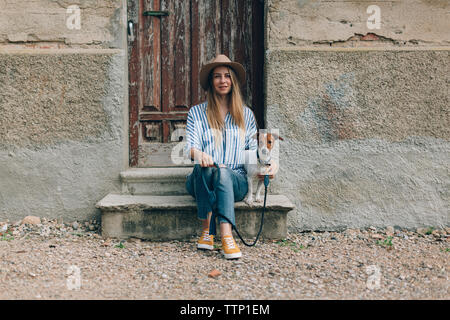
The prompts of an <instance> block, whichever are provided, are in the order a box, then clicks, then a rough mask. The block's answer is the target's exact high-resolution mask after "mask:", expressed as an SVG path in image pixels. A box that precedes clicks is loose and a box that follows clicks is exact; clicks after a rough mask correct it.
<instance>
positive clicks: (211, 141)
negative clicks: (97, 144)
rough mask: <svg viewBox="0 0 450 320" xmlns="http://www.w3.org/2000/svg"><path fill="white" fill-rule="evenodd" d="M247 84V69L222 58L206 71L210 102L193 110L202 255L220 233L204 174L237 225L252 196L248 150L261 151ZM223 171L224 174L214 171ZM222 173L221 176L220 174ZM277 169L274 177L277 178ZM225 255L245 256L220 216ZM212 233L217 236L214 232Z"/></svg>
mask: <svg viewBox="0 0 450 320" xmlns="http://www.w3.org/2000/svg"><path fill="white" fill-rule="evenodd" d="M244 82H245V70H244V67H243V66H242V65H241V64H239V63H237V62H232V61H231V60H230V59H229V58H228V57H226V56H225V55H218V56H217V57H216V58H215V59H214V60H213V61H212V62H210V63H208V64H206V65H204V66H203V67H202V69H201V71H200V84H201V86H202V88H203V89H204V90H205V91H207V101H206V102H204V103H202V104H199V105H196V106H194V107H192V108H191V109H190V110H189V114H188V117H187V125H186V147H185V148H186V149H185V152H186V154H187V155H189V157H190V158H191V160H194V161H195V162H196V164H195V166H194V170H193V172H192V173H191V174H190V175H189V176H188V177H187V181H186V189H187V190H188V192H189V193H190V194H191V195H192V196H193V197H194V198H195V199H196V202H197V207H198V217H199V219H201V220H202V234H201V236H200V239H199V240H198V243H197V248H198V249H204V250H213V249H214V235H215V230H214V228H212V230H210V222H211V221H210V220H211V214H212V208H211V204H210V203H209V201H208V193H207V190H206V188H205V186H204V184H203V180H202V174H204V175H205V178H206V183H207V184H208V188H209V189H210V190H214V192H215V193H216V199H217V200H216V201H217V210H218V212H219V213H220V214H222V215H224V216H225V217H227V218H228V219H229V220H230V221H231V222H233V224H234V223H235V215H234V202H236V201H241V200H242V199H244V197H245V195H246V194H247V190H248V184H247V176H246V171H245V169H244V150H245V149H249V150H255V149H256V148H257V141H256V139H255V136H256V135H255V134H256V132H257V128H256V121H255V117H254V115H253V112H252V111H251V109H250V108H248V107H246V106H244V104H243V101H242V96H241V90H240V84H243V83H244ZM214 163H217V164H218V165H219V168H216V167H215V166H214ZM219 171H220V172H219ZM274 172H275V166H271V168H270V170H269V172H268V174H270V175H271V176H272V177H273V174H274ZM218 220H219V224H220V234H221V238H222V239H221V240H222V253H223V254H224V256H225V258H226V259H236V258H240V257H241V256H242V254H241V251H240V250H239V248H238V246H237V245H236V242H235V240H234V238H233V235H232V225H231V224H230V223H228V222H227V221H226V220H225V219H223V218H222V217H220V216H219V218H218ZM210 231H211V232H210Z"/></svg>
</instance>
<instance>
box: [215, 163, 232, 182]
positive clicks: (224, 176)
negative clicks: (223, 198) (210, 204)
mask: <svg viewBox="0 0 450 320" xmlns="http://www.w3.org/2000/svg"><path fill="white" fill-rule="evenodd" d="M231 175H232V173H231V169H230V168H225V167H221V168H219V169H218V170H217V172H216V179H215V181H216V183H221V184H232V183H233V180H232V177H231Z"/></svg>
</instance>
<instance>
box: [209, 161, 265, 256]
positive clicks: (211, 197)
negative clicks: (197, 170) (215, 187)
mask: <svg viewBox="0 0 450 320" xmlns="http://www.w3.org/2000/svg"><path fill="white" fill-rule="evenodd" d="M214 166H215V167H216V168H217V169H218V174H219V179H220V170H219V165H218V164H217V163H215V162H214ZM204 168H205V169H206V167H204ZM202 169H203V168H202ZM204 172H205V170H202V180H203V185H204V186H205V189H206V191H207V192H208V200H209V203H210V204H211V208H212V215H211V222H210V224H209V229H210V231H211V230H213V231H214V232H213V234H216V216H220V217H222V218H224V219H225V220H227V221H228V223H229V224H231V225H232V227H233V229H234V231H236V234H237V235H238V236H239V238H240V239H241V241H242V243H244V244H245V245H246V246H247V247H253V246H254V245H255V244H256V243H257V242H258V239H259V236H260V235H261V231H262V228H263V225H264V212H265V210H266V198H267V186H268V185H269V175H267V174H266V175H265V176H264V188H265V190H264V206H263V211H262V214H261V225H260V226H259V231H258V234H257V236H256V239H255V242H253V243H252V244H248V243H247V242H245V240H244V239H243V238H242V236H241V234H240V233H239V231H238V229H237V228H236V226H235V225H234V224H233V223H232V222H231V221H230V219H228V218H227V217H225V216H224V215H222V214H220V213H219V212H217V208H216V205H217V202H216V193H215V191H211V190H209V188H208V185H207V184H206V180H205V174H204ZM210 234H211V232H210Z"/></svg>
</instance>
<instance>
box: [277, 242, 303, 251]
mask: <svg viewBox="0 0 450 320" xmlns="http://www.w3.org/2000/svg"><path fill="white" fill-rule="evenodd" d="M275 243H276V244H278V245H279V246H281V247H289V248H291V249H292V250H293V251H294V252H299V251H300V250H302V249H305V248H306V247H305V246H304V245H303V244H301V243H300V244H297V243H296V242H295V241H291V240H287V239H283V240H279V241H277V242H275Z"/></svg>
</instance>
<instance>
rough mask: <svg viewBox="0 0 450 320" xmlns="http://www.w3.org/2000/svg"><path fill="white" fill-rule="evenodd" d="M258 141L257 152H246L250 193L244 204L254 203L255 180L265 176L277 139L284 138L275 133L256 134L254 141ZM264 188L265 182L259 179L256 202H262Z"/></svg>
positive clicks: (245, 165)
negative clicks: (259, 175)
mask: <svg viewBox="0 0 450 320" xmlns="http://www.w3.org/2000/svg"><path fill="white" fill-rule="evenodd" d="M255 138H257V140H258V149H257V150H245V163H244V167H245V170H247V181H248V193H247V195H246V196H245V198H244V202H245V203H247V204H249V205H251V204H252V203H253V178H255V177H257V176H258V174H262V175H264V174H265V172H266V169H267V167H268V166H269V165H270V161H271V160H272V151H273V148H274V146H275V141H276V140H277V139H279V140H281V141H283V138H282V137H280V136H279V135H278V134H275V133H262V132H261V133H260V132H258V133H256V135H255V136H253V139H255ZM263 187H264V181H263V180H260V179H258V185H257V187H256V194H255V200H256V202H262V201H263V198H262V196H261V190H262V189H263Z"/></svg>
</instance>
